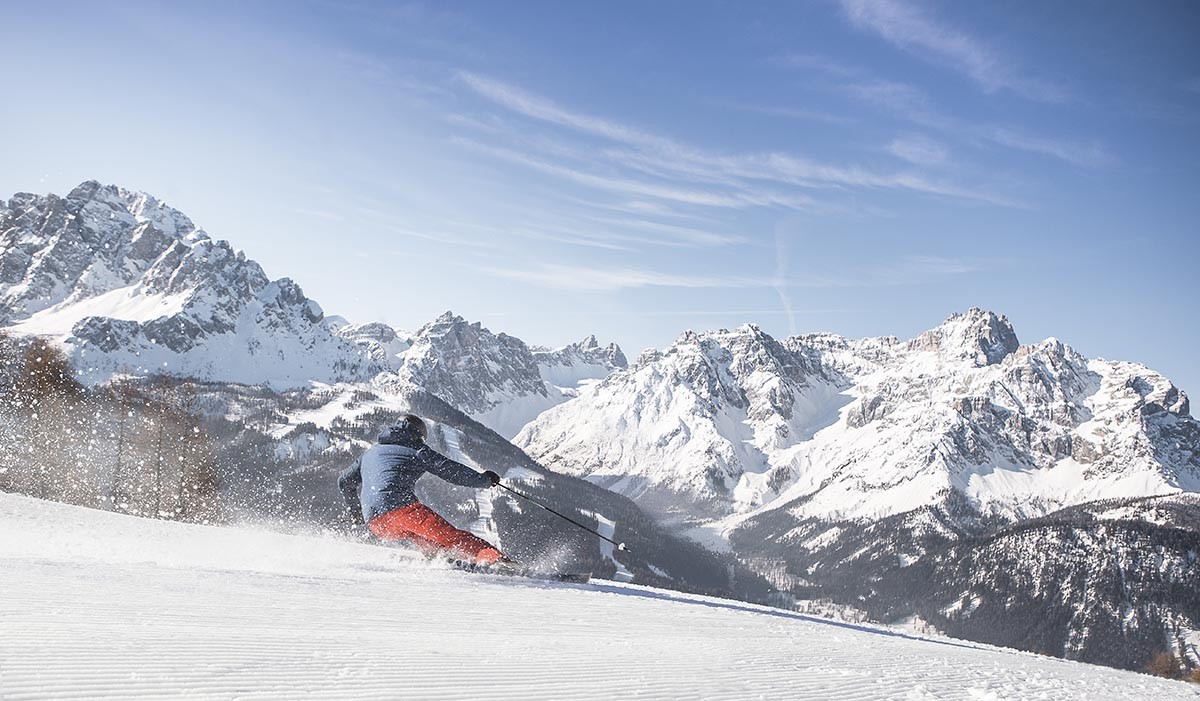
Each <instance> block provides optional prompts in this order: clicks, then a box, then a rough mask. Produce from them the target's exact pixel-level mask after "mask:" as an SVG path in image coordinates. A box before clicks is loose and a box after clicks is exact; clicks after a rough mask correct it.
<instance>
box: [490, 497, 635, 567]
mask: <svg viewBox="0 0 1200 701" xmlns="http://www.w3.org/2000/svg"><path fill="white" fill-rule="evenodd" d="M496 486H498V487H500V488H501V489H503V490H504V491H506V492H509V493H510V494H515V495H517V496H519V497H521V498H522V499H524V500H525V501H527V502H529V503H530V504H533V505H534V506H538V507H541V508H543V509H545V510H546V511H549V512H550V513H552V514H554V515H555V516H557V517H559V518H561V519H562V520H564V521H568V522H570V523H573V524H575V525H576V526H579V527H580V528H582V529H583V530H585V531H587V532H588V533H591V534H592V535H594V536H596V537H597V538H600V539H602V540H607V541H608V542H610V543H612V544H613V545H615V546H617V550H621V551H624V552H629V548H627V547H625V544H624V543H618V542H617V541H615V540H613V539H612V538H609V537H608V536H605V535H601V534H599V533H597V532H596V531H594V530H592V529H590V528H588V527H587V526H585V525H583V524H582V523H580V522H578V521H576V520H575V519H573V518H571V517H570V516H564V515H563V514H560V513H558V512H557V511H555V510H554V509H551V508H550V507H549V506H546V505H545V504H543V503H542V502H540V501H538V500H537V499H534V498H533V497H531V496H529V495H527V494H522V493H521V492H518V491H517V490H515V489H513V488H512V487H509V486H508V485H505V484H499V483H497V485H496Z"/></svg>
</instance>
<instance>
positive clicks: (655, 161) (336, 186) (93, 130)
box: [0, 0, 1200, 392]
mask: <svg viewBox="0 0 1200 701" xmlns="http://www.w3.org/2000/svg"><path fill="white" fill-rule="evenodd" d="M1198 30H1200V6H1197V5H1196V4H1195V3H1189V2H1178V3H1173V2H1155V3H1107V2H1096V3H1087V4H1086V5H1084V4H1071V3H1037V2H1028V3H1025V2H1005V3H996V4H984V3H952V2H912V1H907V0H906V1H899V0H891V1H887V2H860V1H858V0H845V1H843V2H832V1H831V2H811V3H793V2H784V3H742V2H728V3H725V2H653V3H642V2H637V3H634V2H630V3H623V2H604V3H591V4H584V3H559V2H546V3H532V2H530V3H496V2H479V3H453V4H451V3H428V4H423V3H405V4H401V3H370V2H338V1H329V2H287V3H282V2H281V3H272V2H255V3H232V2H231V3H219V2H218V3H193V4H184V3H161V4H150V3H138V2H121V3H111V4H106V3H103V2H91V3H79V4H70V3H66V4H64V3H52V2H47V3H21V4H18V5H13V6H11V7H8V8H7V9H6V11H5V21H4V22H3V23H2V24H0V64H2V65H4V66H5V67H6V68H7V70H6V71H4V85H3V97H0V134H3V137H2V148H0V152H2V153H3V154H4V157H3V160H4V167H3V168H0V193H2V195H3V196H7V195H9V194H11V193H13V192H17V191H37V192H45V191H52V192H57V193H60V194H63V193H65V192H66V191H67V190H69V189H70V188H71V187H72V186H74V185H75V184H77V183H78V182H80V181H82V180H84V179H88V178H95V179H99V180H101V181H104V182H111V183H117V184H120V185H123V186H126V187H130V188H136V189H142V190H146V191H148V192H151V193H153V194H156V195H158V196H160V197H162V198H164V199H166V200H167V201H168V203H170V204H172V205H174V206H176V207H179V208H180V209H182V210H183V211H184V212H186V213H188V214H189V215H190V216H191V217H192V218H193V219H194V220H195V221H196V222H197V223H199V224H200V225H202V226H204V227H205V228H206V229H207V230H208V231H209V232H210V233H211V234H213V235H214V236H216V237H218V238H226V239H229V240H231V241H233V242H234V243H235V245H237V246H239V247H241V248H242V249H244V250H245V251H246V252H247V254H248V255H249V256H251V257H253V258H255V259H256V260H258V261H259V262H261V263H262V264H263V266H264V268H265V269H266V271H267V273H268V274H269V275H271V276H272V277H279V276H289V277H292V278H294V279H296V280H297V281H298V282H299V283H300V284H301V285H302V286H303V288H304V290H305V291H306V293H308V294H309V295H310V296H312V297H313V298H315V299H317V300H318V301H319V302H321V304H322V306H323V307H324V308H325V310H326V312H327V313H331V314H333V313H336V314H342V315H344V316H346V317H348V318H350V319H351V320H354V321H367V320H385V321H387V322H389V323H391V324H393V325H396V326H398V327H401V328H414V327H416V326H419V325H420V324H421V323H423V322H424V321H427V320H428V319H430V318H432V317H433V316H435V315H436V314H438V313H440V312H441V311H444V310H446V309H453V310H454V311H456V312H458V313H460V314H463V315H464V316H466V317H468V318H470V319H477V320H481V321H483V322H484V323H485V325H487V326H489V327H490V328H492V329H493V330H495V331H506V332H508V333H511V334H513V335H516V336H519V337H521V338H523V339H525V340H526V341H528V342H531V343H542V344H547V345H559V344H562V343H566V342H568V341H571V340H575V339H577V338H579V337H582V336H584V335H586V334H588V333H596V334H597V335H598V336H599V337H600V338H601V339H602V340H615V341H617V342H619V343H621V344H622V345H623V346H624V347H625V348H626V350H627V352H628V353H629V355H630V356H631V357H632V356H634V355H636V354H637V352H638V350H640V349H641V348H643V347H647V346H659V347H661V346H663V345H665V344H667V343H669V342H670V341H671V340H672V339H673V338H675V337H676V336H678V334H679V333H680V332H682V331H683V330H684V329H687V328H692V329H697V330H701V329H712V328H720V327H733V326H736V325H738V324H741V323H745V322H756V323H758V324H760V325H761V326H763V328H764V329H766V330H767V331H769V332H771V333H774V334H776V335H781V336H782V335H786V334H789V333H792V332H806V331H818V330H821V331H835V332H838V333H843V334H846V335H850V336H866V335H884V334H895V335H898V336H901V337H910V336H913V335H915V334H916V333H918V332H920V331H921V330H923V329H926V328H929V327H931V326H934V325H936V324H937V323H939V322H940V321H941V320H942V319H943V318H945V317H946V316H948V315H949V314H951V313H952V312H955V311H960V310H963V309H965V308H967V307H970V306H982V307H986V308H990V309H993V310H995V311H997V312H1002V313H1006V314H1007V315H1008V316H1009V317H1010V319H1011V320H1012V321H1013V323H1014V325H1015V327H1016V329H1017V333H1018V335H1019V336H1020V337H1021V339H1022V340H1023V341H1025V342H1034V341H1038V340H1040V339H1042V338H1045V337H1047V336H1051V335H1053V336H1057V337H1059V338H1061V339H1063V340H1064V341H1066V342H1067V343H1069V344H1071V345H1073V346H1075V347H1076V348H1077V349H1079V350H1080V351H1081V352H1084V353H1085V354H1088V355H1091V356H1104V357H1108V358H1118V359H1128V360H1136V361H1139V362H1144V363H1146V364H1148V365H1150V366H1151V367H1154V368H1155V369H1158V370H1160V371H1162V372H1164V373H1166V374H1167V375H1168V376H1170V377H1172V378H1173V379H1175V380H1176V382H1177V383H1178V384H1180V385H1181V386H1182V387H1183V388H1184V389H1185V390H1192V391H1193V392H1200V368H1198V367H1197V363H1196V356H1197V353H1196V350H1197V345H1198V343H1200V331H1198V330H1197V325H1196V317H1197V311H1198V309H1197V306H1198V305H1197V303H1196V298H1197V297H1196V294H1197V267H1198V263H1200V230H1198V229H1200V226H1198V224H1197V222H1198V221H1200V216H1198V215H1200V196H1198V192H1197V190H1198V187H1197V185H1198V184H1200V179H1198V177H1197V176H1198V174H1200V158H1198V156H1200V42H1197V41H1196V40H1195V37H1196V36H1197V31H1198Z"/></svg>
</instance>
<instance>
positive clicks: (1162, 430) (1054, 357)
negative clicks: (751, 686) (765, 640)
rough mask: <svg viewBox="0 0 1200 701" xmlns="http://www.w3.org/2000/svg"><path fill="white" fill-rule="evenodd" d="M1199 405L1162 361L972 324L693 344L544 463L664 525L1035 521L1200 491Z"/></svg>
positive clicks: (637, 372) (609, 400) (532, 443)
mask: <svg viewBox="0 0 1200 701" xmlns="http://www.w3.org/2000/svg"><path fill="white" fill-rule="evenodd" d="M1198 426H1200V425H1198V424H1197V422H1196V421H1195V420H1194V419H1193V418H1192V417H1191V416H1190V415H1189V413H1188V404H1187V399H1186V397H1185V396H1184V395H1183V393H1182V392H1180V391H1179V390H1178V389H1177V388H1176V387H1174V386H1173V385H1172V384H1171V383H1170V381H1169V380H1167V379H1166V378H1164V377H1163V376H1161V375H1159V374H1158V373H1155V372H1153V371H1151V370H1149V369H1147V368H1145V367H1143V366H1140V365H1136V364H1132V363H1117V362H1109V361H1101V360H1092V361H1089V360H1087V359H1086V358H1084V357H1082V356H1081V355H1079V354H1078V353H1076V352H1075V351H1073V350H1072V349H1071V348H1070V347H1068V346H1066V345H1064V344H1063V343H1061V342H1059V341H1057V340H1054V339H1050V340H1047V341H1044V342H1042V343H1039V344H1036V345H1026V346H1022V345H1020V344H1019V343H1018V341H1017V337H1016V334H1015V332H1014V331H1013V329H1012V327H1011V325H1010V324H1009V323H1008V321H1007V320H1006V319H1004V318H1003V317H1000V316H997V315H995V314H992V313H990V312H984V311H981V310H977V309H973V310H971V311H969V312H967V313H965V314H959V315H955V316H953V317H951V318H950V319H949V320H947V321H946V323H944V324H942V325H941V326H939V327H937V328H935V329H932V330H930V331H927V332H925V333H923V334H921V335H920V336H918V337H917V338H916V339H913V340H912V341H909V342H907V343H900V342H898V341H895V340H894V339H867V340H863V341H851V340H847V339H842V338H838V337H833V336H829V335H819V336H798V337H795V338H790V339H785V340H784V341H783V342H778V341H776V340H775V339H772V338H771V337H770V336H768V335H766V334H765V333H763V332H762V331H761V330H759V329H756V328H754V327H743V328H741V329H738V330H736V331H733V332H725V331H722V332H715V333H709V334H694V333H688V334H685V335H684V336H682V337H681V338H680V339H679V340H678V341H677V342H676V343H675V344H674V345H672V346H671V347H670V348H668V349H667V350H666V351H664V352H662V353H655V354H650V355H648V356H646V357H645V358H644V359H643V360H641V361H640V362H639V363H638V364H637V365H635V366H634V367H633V368H630V369H629V370H627V371H623V372H618V373H616V374H614V375H613V376H611V377H610V378H608V379H607V380H605V381H604V382H603V383H601V384H600V385H599V386H598V387H597V388H596V391H594V392H592V393H589V394H588V395H586V396H583V397H580V398H579V399H577V400H575V401H573V402H570V403H569V404H566V405H563V406H561V407H557V408H555V409H553V410H551V411H549V412H547V413H546V414H543V415H542V416H540V417H539V418H538V419H537V420H536V421H534V422H533V423H532V424H530V426H528V427H527V428H526V430H525V431H523V432H522V433H521V434H520V435H519V436H518V437H517V439H516V440H517V443H518V445H520V446H522V447H523V448H524V449H525V450H527V451H528V452H529V453H530V454H531V455H532V456H534V457H535V458H536V459H538V460H540V461H542V462H543V463H545V464H547V465H550V466H552V467H554V468H555V469H560V470H563V471H565V472H569V473H571V474H578V475H585V476H588V477H589V479H592V480H593V481H596V482H598V483H600V484H605V485H608V486H610V487H611V488H613V489H616V490H617V491H620V492H622V493H625V494H628V495H630V496H632V497H634V498H635V499H641V500H643V501H644V502H645V503H646V505H647V506H649V507H650V508H652V509H657V510H660V511H662V512H674V513H687V514H690V515H691V516H693V517H695V516H697V515H699V514H700V513H701V512H703V513H704V514H707V516H708V518H716V519H720V518H725V517H732V518H731V520H729V523H730V524H732V523H736V521H737V520H738V519H741V518H745V517H746V516H748V515H750V514H754V513H756V512H761V511H764V510H786V511H787V512H788V513H791V514H793V515H794V516H795V517H796V518H805V517H810V516H811V517H817V518H824V519H846V518H873V519H878V518H882V517H886V516H891V515H894V514H899V513H903V512H906V511H910V510H912V509H916V508H920V507H931V506H936V505H938V504H941V503H943V502H945V501H946V500H948V499H951V498H958V497H963V498H964V499H965V500H966V503H968V504H969V505H971V507H972V509H973V510H974V511H975V512H976V513H977V514H978V516H979V517H997V518H1000V519H1002V520H1009V521H1012V520H1017V519H1022V518H1029V517H1033V516H1039V515H1043V514H1046V513H1049V512H1050V511H1053V510H1056V509H1059V508H1062V507H1064V506H1069V505H1072V504H1078V503H1083V502H1086V501H1090V500H1094V499H1101V498H1109V497H1118V496H1150V495H1155V494H1164V493H1171V492H1178V491H1181V490H1182V491H1195V490H1200V440H1198V439H1197V433H1196V432H1197V429H1198Z"/></svg>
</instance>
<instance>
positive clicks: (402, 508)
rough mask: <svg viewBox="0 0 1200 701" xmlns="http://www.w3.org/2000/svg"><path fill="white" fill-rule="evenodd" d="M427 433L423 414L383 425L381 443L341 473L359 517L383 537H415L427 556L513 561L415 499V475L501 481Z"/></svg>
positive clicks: (479, 483) (490, 483)
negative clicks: (443, 449)
mask: <svg viewBox="0 0 1200 701" xmlns="http://www.w3.org/2000/svg"><path fill="white" fill-rule="evenodd" d="M428 435H429V429H427V428H426V426H425V422H424V421H422V420H421V419H420V417H417V416H413V415H412V414H409V415H406V416H404V417H402V418H401V419H400V422H399V423H397V424H396V425H394V426H389V427H387V428H385V429H383V431H382V432H380V434H379V444H378V445H375V446H372V447H371V448H369V449H367V451H366V452H365V453H363V454H362V456H361V457H360V458H359V459H358V460H357V461H355V463H354V464H353V465H351V466H350V467H349V468H348V469H346V471H345V472H342V473H341V474H340V475H338V487H339V488H341V490H342V495H343V496H344V497H345V499H346V505H347V506H349V507H350V510H351V511H352V512H353V517H354V520H355V522H356V523H358V524H360V525H361V524H363V523H365V524H366V525H367V527H368V528H369V529H370V530H371V533H373V534H375V536H376V537H378V538H380V539H383V540H408V541H412V542H414V543H416V545H417V547H419V548H420V549H421V550H422V551H423V552H424V553H425V554H426V555H434V554H444V555H448V556H450V557H451V558H454V559H462V560H465V561H466V562H467V563H469V564H472V565H483V566H505V565H512V564H514V563H513V562H512V560H509V559H508V558H507V557H505V556H504V553H502V552H500V551H499V550H497V549H496V548H495V547H493V546H492V545H491V544H490V543H488V542H487V541H485V540H483V539H482V538H478V537H476V536H475V535H473V534H471V533H468V532H466V531H461V530H459V529H457V528H455V527H454V526H452V525H450V523H449V522H448V521H446V519H444V518H442V517H441V516H439V515H438V514H437V513H435V512H434V511H433V510H432V509H430V508H429V507H427V506H425V505H424V504H422V503H421V502H420V501H418V500H417V495H416V493H415V492H414V489H415V487H416V484H417V479H419V478H420V477H421V475H423V474H425V473H426V472H428V473H431V474H433V475H436V476H438V477H440V478H442V479H444V480H446V481H447V482H450V483H452V484H457V485H461V486H463V487H476V488H479V489H483V488H490V487H494V486H496V485H497V484H500V475H498V474H496V473H495V472H492V471H491V470H488V471H486V472H476V471H475V470H473V469H471V468H469V467H467V466H466V465H463V464H460V463H457V462H455V461H453V460H451V459H450V458H447V457H445V456H444V455H441V454H440V453H438V452H436V451H434V450H433V449H432V448H430V447H429V446H427V445H425V439H426V438H427V437H428Z"/></svg>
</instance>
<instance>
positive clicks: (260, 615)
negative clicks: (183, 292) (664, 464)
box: [0, 495, 1194, 699]
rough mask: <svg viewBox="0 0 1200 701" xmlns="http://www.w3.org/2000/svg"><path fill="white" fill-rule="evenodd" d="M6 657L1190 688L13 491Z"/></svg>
mask: <svg viewBox="0 0 1200 701" xmlns="http://www.w3.org/2000/svg"><path fill="white" fill-rule="evenodd" d="M564 641H565V642H566V643H568V644H564ZM0 659H3V660H4V667H3V674H2V676H0V694H2V695H4V696H5V697H13V698H30V697H37V698H57V697H66V696H70V697H74V698H78V697H82V696H87V697H102V696H108V697H113V696H119V697H121V698H126V699H134V698H161V697H164V696H177V695H192V696H197V697H201V698H214V699H226V698H228V699H232V698H260V699H275V698H278V699H295V698H348V697H352V698H435V697H436V698H479V697H488V698H522V699H527V698H547V699H550V698H553V699H564V698H596V697H600V696H604V697H609V696H638V697H639V698H651V699H653V698H709V699H726V698H727V699H743V698H747V697H760V696H761V697H765V698H795V699H825V698H865V697H874V698H878V697H888V698H939V699H960V698H961V699H972V698H989V697H995V698H1001V697H1003V698H1045V699H1068V698H1072V699H1073V698H1081V697H1082V698H1089V699H1144V698H1157V699H1174V698H1180V699H1182V698H1194V689H1192V688H1191V687H1189V686H1187V685H1185V684H1184V683H1182V682H1169V681H1165V680H1160V679H1155V678H1153V677H1148V676H1145V675H1140V674H1132V673H1128V672H1120V671H1117V670H1112V669H1104V668H1099V667H1092V666H1088V665H1081V664H1076V663H1070V662H1064V661H1061V660H1055V659H1050V658H1046V657H1042V656H1036V655H1030V654H1023V653H1017V652H1012V651H1008V650H1000V649H995V648H989V647H986V646H979V645H963V644H960V643H955V642H951V641H948V640H945V639H936V638H935V639H924V638H919V637H915V636H910V635H905V634H902V633H898V632H897V631H893V630H888V629H884V628H874V627H870V626H855V625H849V624H845V623H838V622H833V621H824V620H821V619H815V618H811V617H807V616H801V615H798V614H792V613H787V612H783V611H779V610H776V609H767V608H763V607H757V606H753V605H749V604H741V603H737V602H730V601H726V600H721V599H712V598H707V597H700V596H688V595H680V594H677V593H673V592H665V591H661V590H656V589H650V588H646V587H636V586H632V585H620V584H615V583H606V582H597V583H595V584H594V585H588V586H575V585H554V584H546V583H526V582H522V581H520V580H508V579H502V578H493V577H485V576H475V575H468V574H464V573H460V572H454V571H447V570H442V569H438V568H436V567H431V566H429V565H427V564H425V563H423V562H421V561H420V560H419V559H415V558H412V557H409V554H408V553H405V552H401V551H395V550H390V549H385V548H376V547H369V546H363V545H352V544H348V543H344V542H339V541H336V540H331V539H328V538H324V539H322V538H304V537H297V536H287V535H280V534H272V533H264V532H255V531H246V530H235V529H218V528H212V527H204V526H187V525H181V524H171V523H165V522H156V521H146V520H140V519H134V518H131V517H126V516H117V515H114V514H107V513H103V512H98V511H91V510H83V509H78V508H74V507H66V506H62V505H56V504H51V503H48V502H38V501H35V500H32V499H27V498H21V497H14V496H11V495H0ZM398 661H399V662H398ZM50 670H52V673H48V671H50Z"/></svg>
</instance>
